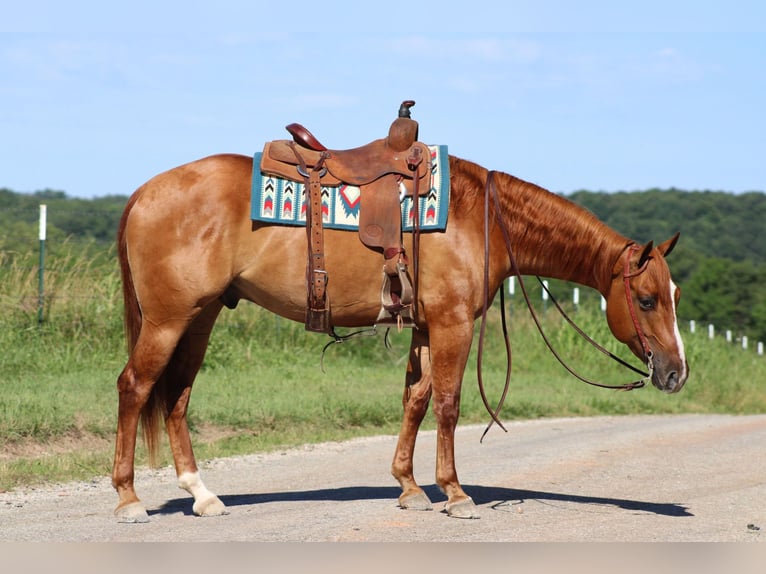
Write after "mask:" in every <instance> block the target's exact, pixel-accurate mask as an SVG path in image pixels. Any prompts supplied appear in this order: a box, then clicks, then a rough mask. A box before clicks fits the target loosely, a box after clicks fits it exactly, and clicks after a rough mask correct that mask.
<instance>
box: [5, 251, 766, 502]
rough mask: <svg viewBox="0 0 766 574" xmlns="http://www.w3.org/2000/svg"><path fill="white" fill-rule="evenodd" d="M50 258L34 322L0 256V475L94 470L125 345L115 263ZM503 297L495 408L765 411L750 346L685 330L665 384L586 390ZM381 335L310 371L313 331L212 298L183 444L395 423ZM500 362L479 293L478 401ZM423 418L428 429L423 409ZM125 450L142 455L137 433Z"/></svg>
mask: <svg viewBox="0 0 766 574" xmlns="http://www.w3.org/2000/svg"><path fill="white" fill-rule="evenodd" d="M107 260H108V258H107ZM57 261H58V264H54V265H51V267H50V269H49V271H48V277H47V284H48V287H47V289H46V291H47V293H48V296H47V298H46V314H45V321H44V323H43V324H42V326H38V324H37V311H36V296H35V294H36V285H37V284H36V276H35V274H34V273H33V272H32V271H31V270H30V267H29V266H28V265H27V266H26V267H25V266H24V265H23V264H21V263H16V262H13V263H11V264H8V265H4V266H3V265H0V273H1V274H0V305H2V315H0V345H1V346H2V349H3V353H2V356H0V444H1V445H2V449H0V489H11V488H15V487H18V486H19V485H25V484H34V483H39V482H42V481H58V480H68V479H85V478H89V477H93V476H98V475H105V474H108V473H109V472H110V467H111V458H112V443H113V440H114V432H115V427H116V413H117V393H116V388H115V382H116V378H117V375H118V374H119V372H120V370H121V369H122V367H123V364H124V361H125V358H126V357H125V350H124V348H125V345H124V342H123V339H122V325H121V302H120V294H119V281H118V278H117V273H116V268H114V267H113V266H111V265H103V264H102V265H99V266H96V265H94V264H92V263H91V260H85V259H83V258H78V257H77V256H76V255H70V256H69V257H64V258H59V259H58V260H57ZM0 263H1V262H0ZM20 294H30V295H29V296H21V295H20ZM30 300H31V301H32V303H30ZM515 305H516V307H515V308H514V311H513V313H512V315H511V317H510V327H511V341H512V346H513V377H512V380H511V390H510V393H509V396H508V399H507V401H506V405H505V407H504V409H503V411H502V414H501V417H502V418H503V419H504V420H512V419H530V418H538V417H562V416H593V415H602V414H626V415H627V414H659V413H688V412H694V413H734V414H745V413H748V414H749V413H762V412H766V385H763V384H762V382H761V381H763V380H764V374H766V358H764V357H760V356H758V355H757V354H756V353H755V352H754V351H752V350H750V351H744V350H742V349H739V348H737V347H735V346H734V345H731V344H727V343H726V342H725V341H723V340H722V339H721V338H717V339H715V340H714V341H709V340H708V339H707V337H706V336H705V335H702V334H694V335H693V334H689V333H686V334H685V341H686V345H687V353H688V356H689V362H690V366H691V377H690V379H689V381H688V383H687V385H686V387H685V388H684V389H683V391H682V392H681V393H679V394H676V395H671V396H668V395H665V394H663V393H660V392H658V391H657V390H655V389H654V388H652V387H647V388H644V389H639V390H635V391H632V392H619V391H610V390H604V389H597V388H593V387H589V386H587V385H585V384H583V383H581V382H579V381H577V380H576V379H574V378H573V377H571V376H570V375H569V374H568V373H566V372H565V371H564V369H563V368H562V367H561V366H560V365H558V363H557V362H556V361H555V359H554V358H553V357H552V356H551V354H550V352H549V351H548V350H547V349H546V348H545V346H544V344H543V342H542V341H541V339H540V337H539V335H538V334H537V332H536V331H535V329H534V325H533V323H532V322H531V320H530V319H529V315H528V313H527V312H526V311H523V310H522V309H521V308H520V307H519V303H518V302H515ZM574 316H575V318H576V320H577V321H578V322H580V323H581V326H582V327H583V328H584V329H585V330H586V331H587V332H588V333H589V334H591V336H593V337H594V338H595V339H596V340H598V341H600V342H601V343H602V344H604V345H605V346H607V347H609V348H610V350H612V351H614V352H617V353H618V354H620V355H621V356H623V357H625V358H627V357H628V353H627V351H626V350H625V349H624V348H623V347H622V346H620V345H619V344H618V343H617V342H616V341H614V340H613V338H612V337H611V335H610V333H609V331H608V329H607V327H606V325H605V321H604V318H603V315H602V314H601V313H600V312H599V311H598V310H597V309H593V310H582V311H578V312H577V313H575V314H574ZM544 324H545V326H546V330H547V332H548V334H549V336H550V337H551V339H552V340H553V343H554V344H555V346H556V348H557V349H559V351H560V352H561V353H562V355H563V356H565V357H566V358H567V360H569V361H571V363H572V365H573V366H574V367H575V368H576V369H577V370H578V371H580V372H582V374H583V375H585V376H587V377H589V378H591V379H596V380H599V381H601V382H606V383H610V384H619V383H625V382H628V381H630V380H633V379H634V378H635V375H634V374H633V373H632V372H629V371H626V370H624V369H623V368H621V367H619V366H617V365H616V364H615V363H613V362H612V361H610V360H609V359H608V358H606V357H605V356H603V355H602V354H600V353H598V352H597V351H595V350H594V349H593V348H591V347H590V346H589V345H587V344H586V343H585V342H583V341H581V340H578V339H577V338H576V336H575V335H574V334H573V333H572V331H571V330H569V329H568V328H566V327H565V326H564V325H563V324H562V321H561V319H560V318H558V316H557V315H555V313H554V312H552V311H549V312H548V313H546V314H545V316H544ZM391 340H392V348H391V349H386V348H385V347H384V345H383V335H382V334H378V335H377V336H376V337H362V338H359V339H355V340H352V341H349V342H346V343H344V344H342V345H335V346H332V347H330V349H328V351H327V353H326V356H325V359H324V372H322V370H321V369H320V353H321V349H322V347H323V346H324V344H325V343H326V342H328V341H329V339H328V338H326V337H324V336H322V335H317V334H312V333H306V332H305V331H304V330H303V326H302V325H300V324H296V323H291V322H288V321H286V320H283V319H278V318H276V317H275V316H273V315H271V314H269V313H267V312H265V311H263V310H262V309H259V308H258V307H256V306H254V305H249V304H246V303H243V304H241V305H240V306H239V307H238V308H237V309H236V310H235V311H228V310H225V311H224V312H223V313H222V316H221V318H220V320H219V323H218V325H217V326H216V330H215V331H214V333H213V339H212V342H211V346H210V350H209V353H208V357H207V359H206V362H205V365H204V366H203V369H202V371H201V373H200V375H199V377H198V379H197V382H196V384H195V390H194V393H193V394H192V400H191V406H190V413H189V420H190V424H191V428H192V432H193V433H194V435H195V436H194V439H195V451H196V454H197V456H198V458H200V459H206V458H212V457H218V456H227V455H232V454H240V453H250V452H257V451H266V450H271V449H275V448H281V447H285V446H290V445H297V444H302V443H308V442H318V441H325V440H340V439H345V438H349V437H353V436H361V435H370V434H379V433H388V434H391V433H396V432H397V431H398V425H399V420H400V417H401V411H402V407H401V394H402V390H403V382H404V370H405V366H406V357H407V350H408V341H409V333H408V332H404V333H401V334H396V333H395V334H392V336H391ZM475 347H476V345H475V344H474V349H473V352H472V354H471V357H470V359H469V364H468V367H467V369H466V375H465V378H464V384H463V395H462V404H461V423H463V424H466V423H486V422H488V421H489V416H488V414H487V413H486V411H485V409H484V406H483V404H482V401H481V398H480V396H479V392H478V389H477V385H476V355H475ZM504 369H505V354H504V347H503V345H502V340H501V332H500V327H499V311H498V310H497V308H495V309H493V310H492V312H491V323H490V326H489V331H488V340H487V344H486V347H485V356H484V379H485V384H486V387H487V394H488V396H489V397H490V400H491V401H496V400H497V398H498V397H499V396H500V392H501V390H502V382H503V379H504ZM424 428H433V418H432V416H431V415H430V414H429V416H428V417H427V418H426V421H425V422H424ZM168 450H169V449H168V448H167V445H165V446H164V448H163V459H162V460H161V461H160V462H161V463H163V464H165V463H169V461H170V459H169V455H168ZM138 460H139V464H146V459H145V453H144V451H143V448H139V459H138Z"/></svg>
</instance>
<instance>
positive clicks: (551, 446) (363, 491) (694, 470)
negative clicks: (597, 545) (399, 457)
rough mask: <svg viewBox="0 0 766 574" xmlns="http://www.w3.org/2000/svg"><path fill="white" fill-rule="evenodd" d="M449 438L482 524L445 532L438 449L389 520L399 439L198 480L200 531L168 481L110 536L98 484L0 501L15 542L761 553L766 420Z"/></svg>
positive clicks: (299, 455)
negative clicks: (712, 547) (208, 496)
mask: <svg viewBox="0 0 766 574" xmlns="http://www.w3.org/2000/svg"><path fill="white" fill-rule="evenodd" d="M507 428H508V430H509V432H508V434H505V433H503V432H502V431H501V430H499V429H497V428H495V429H493V430H492V431H490V433H489V435H488V436H487V437H486V438H485V439H484V442H483V444H480V443H479V437H480V436H481V432H482V430H483V428H482V427H461V428H460V429H459V431H458V434H457V461H458V465H459V466H458V471H459V472H460V476H461V481H462V483H463V485H464V487H465V490H466V492H468V494H469V495H471V496H472V497H473V499H474V501H475V502H476V503H477V505H478V506H479V508H480V511H481V518H480V519H479V520H460V519H453V518H449V517H447V516H446V514H444V513H443V512H441V510H442V508H443V506H444V496H443V495H442V494H441V493H440V492H439V491H438V489H437V488H436V487H435V486H433V484H434V482H433V474H434V452H435V435H434V433H433V432H429V433H424V434H422V435H421V436H420V438H419V442H418V448H417V450H416V460H415V464H416V466H415V469H416V478H418V480H419V481H420V483H421V485H424V488H425V489H426V492H427V493H428V495H429V496H430V497H431V499H432V500H433V501H434V511H431V512H416V511H403V510H400V509H399V508H398V507H397V504H396V498H397V496H398V495H399V488H398V485H396V483H395V482H394V480H393V478H391V476H390V474H389V465H390V460H391V457H392V455H393V450H394V445H395V440H396V439H395V437H391V436H384V437H374V438H368V439H360V440H354V441H350V442H344V443H328V444H322V445H316V446H306V447H303V448H299V449H295V450H289V451H284V452H277V453H270V454H266V455H250V456H245V457H235V458H230V459H220V460H214V461H210V462H207V463H205V464H204V466H203V469H202V472H203V479H204V480H205V483H206V484H207V486H208V487H209V488H210V489H211V490H213V491H214V492H216V493H217V494H218V495H219V496H220V497H221V499H222V500H223V501H224V503H225V504H226V505H227V506H228V508H229V510H230V514H229V515H226V516H221V517H215V518H197V517H195V516H193V515H192V513H191V500H190V498H189V497H188V496H187V495H186V493H185V492H183V491H181V490H179V489H178V488H177V487H176V486H175V476H174V473H173V472H172V470H171V469H170V468H165V469H160V470H157V471H150V470H141V471H139V472H138V473H137V480H136V483H137V489H138V493H139V496H142V498H143V500H144V502H145V504H146V505H147V507H148V509H149V515H150V519H151V521H150V522H149V523H148V524H118V523H116V522H115V520H114V518H113V516H112V511H113V507H114V505H115V503H116V501H117V497H116V494H115V493H114V491H113V490H112V488H111V486H110V484H109V481H108V478H106V477H104V478H102V479H98V480H95V481H92V482H87V483H71V484H64V485H56V486H53V487H46V488H40V489H34V490H32V489H30V490H26V491H18V492H8V493H3V494H0V540H5V541H8V540H11V541H115V542H116V541H240V540H249V541H451V540H455V541H763V540H764V539H765V538H764V536H765V534H764V533H765V532H766V415H759V416H743V417H731V416H708V415H683V416H656V417H655V416H630V417H599V418H582V419H554V420H537V421H525V422H516V423H509V424H508V425H507Z"/></svg>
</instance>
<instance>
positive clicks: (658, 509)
mask: <svg viewBox="0 0 766 574" xmlns="http://www.w3.org/2000/svg"><path fill="white" fill-rule="evenodd" d="M464 489H465V491H466V493H467V494H468V495H469V496H470V497H471V498H473V501H474V502H475V503H476V504H477V505H482V504H489V503H494V504H492V506H491V508H493V509H500V508H501V507H502V506H504V505H505V504H508V503H516V502H524V501H529V500H535V501H538V502H542V503H556V502H562V503H574V504H582V505H594V506H614V507H617V508H622V509H623V510H627V511H631V512H633V513H635V512H642V513H649V514H656V515H660V516H674V517H684V516H694V515H693V514H692V513H691V512H689V510H688V509H687V507H685V506H683V505H681V504H676V503H670V502H647V501H643V500H627V499H621V498H603V497H598V496H578V495H574V494H565V493H558V492H541V491H536V490H517V489H513V488H499V487H491V486H477V485H473V486H472V485H467V486H464ZM423 490H424V491H425V492H426V494H427V495H428V497H429V498H430V499H431V500H432V501H434V502H435V503H436V502H440V501H444V500H445V496H444V495H443V494H442V492H441V491H440V490H439V488H438V487H437V486H436V485H430V486H425V487H423ZM400 494H401V490H400V489H399V487H389V486H349V487H344V488H324V489H319V490H301V491H295V492H270V493H263V494H229V495H222V496H221V497H220V498H221V501H222V502H223V503H224V504H225V505H226V506H227V507H234V506H251V505H255V504H264V503H267V502H309V501H321V500H326V501H334V502H351V501H354V500H385V499H390V500H392V501H395V500H396V499H397V498H398V497H399V495H400ZM178 512H182V513H183V514H187V515H190V514H192V509H191V501H190V500H189V498H188V497H185V498H176V499H173V500H169V501H167V502H166V503H165V504H163V505H162V506H160V507H159V508H157V509H154V510H150V511H149V514H175V513H178Z"/></svg>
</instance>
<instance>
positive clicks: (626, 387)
mask: <svg viewBox="0 0 766 574" xmlns="http://www.w3.org/2000/svg"><path fill="white" fill-rule="evenodd" d="M494 175H495V172H494V171H490V172H489V174H488V175H487V182H486V186H485V189H484V297H483V300H484V302H483V306H482V314H481V327H480V331H479V346H478V351H477V360H476V370H477V378H478V382H479V393H480V394H481V399H482V401H483V402H484V406H485V408H486V409H487V412H488V413H489V414H490V416H491V417H492V420H491V421H490V422H489V424H488V425H487V428H486V429H485V430H484V433H483V434H482V435H481V438H482V439H483V438H484V436H485V435H486V434H487V431H489V429H490V428H491V427H492V424H493V423H497V424H498V426H499V427H500V428H501V429H503V430H504V431H506V432H508V431H507V429H506V428H505V427H504V426H503V424H502V423H501V422H500V420H499V418H498V414H499V412H500V409H502V407H503V403H504V402H505V398H506V396H507V394H508V387H509V384H510V379H511V345H510V341H509V337H508V328H507V323H506V318H505V296H504V293H503V289H502V288H501V289H500V309H501V311H500V313H501V321H502V329H503V338H504V341H505V349H506V359H507V361H506V375H505V385H504V387H503V392H502V395H501V397H500V400H499V401H498V404H497V406H496V407H494V408H492V406H491V405H490V404H489V401H488V399H487V396H486V393H485V391H484V382H483V379H482V367H481V364H482V355H483V352H484V334H485V331H486V322H487V309H488V306H489V295H490V294H489V227H490V216H489V200H490V195H491V196H492V200H493V202H494V206H495V219H496V222H497V224H498V226H499V227H500V230H501V231H502V233H503V239H504V240H505V247H506V251H507V252H508V257H509V258H510V261H511V268H512V275H513V276H515V277H516V278H518V280H519V286H520V288H521V292H522V294H523V296H524V301H525V302H526V304H527V308H528V309H529V312H530V314H531V316H532V319H533V320H534V322H535V325H536V327H537V330H538V331H539V333H540V335H541V336H542V338H543V341H544V342H545V344H546V346H547V347H548V349H549V350H550V352H551V353H552V354H553V356H554V357H555V358H556V360H557V361H558V362H559V363H560V364H561V365H562V366H563V367H564V368H565V369H566V370H567V371H568V372H569V373H570V374H571V375H573V376H574V377H575V378H577V379H579V380H580V381H582V382H584V383H587V384H589V385H592V386H595V387H600V388H603V389H615V390H623V391H632V390H633V389H638V388H641V387H643V386H645V385H646V382H647V381H649V380H651V378H652V374H653V372H654V364H653V360H652V359H653V355H652V351H651V349H650V347H649V343H648V341H647V338H646V335H645V334H644V332H643V330H642V329H641V326H640V325H639V323H638V317H637V315H636V311H635V307H634V305H633V297H632V295H631V290H630V279H631V278H633V277H636V276H637V275H640V274H641V273H643V272H644V271H645V270H646V267H647V265H648V263H649V259H647V260H646V261H644V262H643V264H642V265H641V266H640V267H639V268H638V269H637V270H636V271H634V272H632V273H631V272H630V260H631V255H632V254H633V253H634V252H635V251H637V250H638V249H639V248H640V247H639V246H638V245H636V244H634V243H632V244H629V245H628V247H627V249H628V256H627V257H626V258H625V267H624V270H623V283H624V285H625V298H626V300H627V304H628V310H629V312H630V317H631V320H632V322H633V327H634V328H635V330H636V333H637V334H638V338H639V341H640V342H641V348H642V349H643V351H644V356H645V357H646V362H647V368H648V370H649V372H648V373H647V372H645V371H643V370H641V369H638V368H636V367H634V366H633V365H631V364H629V363H627V362H626V361H624V360H623V359H621V358H620V357H618V356H617V355H615V354H613V353H612V352H611V351H609V350H607V349H605V348H604V347H603V346H602V345H600V344H599V343H597V342H596V341H594V340H593V339H592V338H591V337H590V336H588V335H587V334H586V333H585V332H584V331H583V330H582V329H581V328H580V327H579V326H578V325H577V324H576V323H575V322H574V321H573V320H572V318H571V317H569V316H568V315H567V314H566V312H564V310H563V309H562V307H561V305H559V303H558V301H556V299H555V298H554V297H553V294H552V293H551V292H550V290H548V288H547V287H546V286H545V284H544V283H543V281H542V280H541V279H540V277H537V280H538V281H539V282H540V285H542V288H543V289H545V291H546V292H547V293H548V295H549V297H550V299H551V301H552V302H553V304H554V306H555V307H556V309H557V310H558V312H559V313H560V314H561V316H562V317H563V318H564V319H565V320H566V321H567V323H569V325H570V326H571V327H572V328H573V329H574V330H575V332H576V333H577V334H578V335H580V336H581V337H582V338H584V339H585V340H586V341H588V342H589V343H590V344H591V345H592V346H593V347H595V348H596V349H597V350H599V351H601V352H602V353H604V354H605V355H607V356H608V357H610V358H612V359H613V360H615V361H616V362H618V363H619V364H621V365H622V366H624V367H626V368H628V369H630V370H632V371H634V372H636V373H638V374H639V375H641V376H642V377H643V378H642V379H639V380H637V381H634V382H631V383H625V384H623V385H607V384H603V383H598V382H595V381H592V380H590V379H587V378H585V377H583V376H581V375H580V374H579V373H577V372H576V371H575V370H574V369H573V368H572V367H570V366H569V365H568V364H567V363H566V362H565V361H564V360H563V359H562V358H561V356H560V355H559V353H558V352H557V351H556V349H555V348H554V347H553V345H552V344H551V342H550V340H549V339H548V336H547V335H546V334H545V332H544V330H543V327H542V324H541V322H540V318H539V317H538V315H537V313H536V312H535V310H534V306H533V305H532V302H531V300H530V298H529V294H528V293H527V289H526V286H525V284H524V280H523V279H522V276H521V271H520V270H519V266H518V264H517V262H516V257H515V256H514V254H513V248H512V246H511V237H510V232H509V231H508V227H507V226H506V225H505V223H504V222H503V220H502V218H501V217H500V201H499V199H498V196H497V187H496V186H495V182H494Z"/></svg>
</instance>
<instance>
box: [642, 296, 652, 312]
mask: <svg viewBox="0 0 766 574" xmlns="http://www.w3.org/2000/svg"><path fill="white" fill-rule="evenodd" d="M638 306H639V307H641V310H642V311H651V310H652V309H654V308H655V306H656V301H655V300H654V297H640V298H639V299H638Z"/></svg>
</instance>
